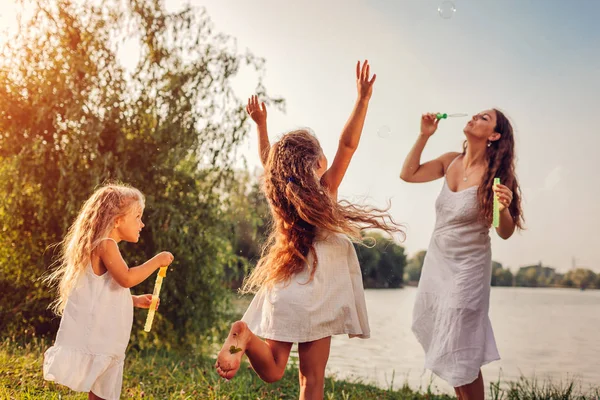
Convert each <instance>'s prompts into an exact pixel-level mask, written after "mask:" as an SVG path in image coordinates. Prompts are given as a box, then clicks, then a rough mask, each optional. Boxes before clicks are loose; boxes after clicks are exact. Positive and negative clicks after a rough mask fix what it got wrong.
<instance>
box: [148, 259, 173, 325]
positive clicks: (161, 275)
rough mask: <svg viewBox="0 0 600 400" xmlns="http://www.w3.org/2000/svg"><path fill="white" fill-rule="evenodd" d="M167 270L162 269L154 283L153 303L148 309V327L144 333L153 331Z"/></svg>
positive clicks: (165, 268)
mask: <svg viewBox="0 0 600 400" xmlns="http://www.w3.org/2000/svg"><path fill="white" fill-rule="evenodd" d="M167 268H168V267H160V270H159V271H158V275H156V282H155V283H154V292H152V302H151V303H150V308H149V309H148V316H147V317H146V325H144V331H146V332H150V329H152V321H154V314H155V312H156V304H157V303H158V295H159V294H160V288H161V286H162V281H163V278H164V277H165V276H167Z"/></svg>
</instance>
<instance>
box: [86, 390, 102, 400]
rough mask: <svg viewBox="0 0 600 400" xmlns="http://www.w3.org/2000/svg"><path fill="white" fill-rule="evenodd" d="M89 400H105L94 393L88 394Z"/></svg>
mask: <svg viewBox="0 0 600 400" xmlns="http://www.w3.org/2000/svg"><path fill="white" fill-rule="evenodd" d="M88 400H104V399H103V398H102V397H98V396H96V395H95V394H94V393H92V392H89V393H88Z"/></svg>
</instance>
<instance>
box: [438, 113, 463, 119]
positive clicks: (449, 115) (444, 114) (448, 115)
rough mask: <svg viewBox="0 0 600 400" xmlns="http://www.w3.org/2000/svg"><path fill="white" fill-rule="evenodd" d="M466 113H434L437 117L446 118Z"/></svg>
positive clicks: (461, 115)
mask: <svg viewBox="0 0 600 400" xmlns="http://www.w3.org/2000/svg"><path fill="white" fill-rule="evenodd" d="M467 115H468V114H465V113H455V114H446V113H443V114H441V113H438V114H435V117H436V118H437V119H446V118H457V117H466V116H467Z"/></svg>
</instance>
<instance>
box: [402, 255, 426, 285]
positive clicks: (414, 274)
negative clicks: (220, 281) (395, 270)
mask: <svg viewBox="0 0 600 400" xmlns="http://www.w3.org/2000/svg"><path fill="white" fill-rule="evenodd" d="M426 255H427V251H426V250H421V251H419V252H418V253H416V254H415V255H414V256H413V257H412V258H411V259H410V260H409V261H408V264H407V265H406V268H405V272H404V279H405V280H407V281H409V282H418V281H419V279H421V270H422V269H423V263H424V262H425V256H426Z"/></svg>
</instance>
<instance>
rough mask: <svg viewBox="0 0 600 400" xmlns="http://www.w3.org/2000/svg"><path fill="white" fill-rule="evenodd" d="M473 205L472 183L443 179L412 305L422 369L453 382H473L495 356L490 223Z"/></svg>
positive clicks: (459, 383)
mask: <svg viewBox="0 0 600 400" xmlns="http://www.w3.org/2000/svg"><path fill="white" fill-rule="evenodd" d="M455 160H456V159H455ZM452 163H454V161H453V162H452ZM452 163H451V164H450V166H451V165H452ZM450 166H449V167H448V168H450ZM478 210H479V204H478V201H477V187H476V186H474V187H470V188H467V189H465V190H461V191H459V192H453V191H452V190H450V188H449V187H448V182H447V181H446V179H445V178H444V186H443V187H442V191H441V193H440V195H439V196H438V198H437V201H436V224H435V229H434V232H433V236H432V238H431V242H430V244H429V248H428V250H427V254H426V256H425V260H424V264H423V270H422V273H421V278H420V280H419V286H418V289H417V296H416V300H415V306H414V310H413V323H412V330H413V332H414V334H415V335H416V337H417V339H418V341H419V342H420V343H421V345H422V346H423V349H424V350H425V368H428V369H430V370H431V371H433V372H434V373H435V374H436V375H437V376H439V377H440V378H442V379H443V380H445V381H447V382H448V383H449V384H450V385H452V386H454V387H458V386H463V385H466V384H469V383H472V382H473V381H475V379H477V377H478V375H479V370H480V368H481V366H482V365H484V364H487V363H489V362H492V361H495V360H499V359H500V355H499V354H498V349H497V347H496V341H495V339H494V332H493V330H492V324H491V322H490V319H489V317H488V311H489V304H490V282H491V274H492V251H491V243H490V236H489V228H488V227H487V226H485V225H484V224H483V223H481V222H480V221H479V220H478Z"/></svg>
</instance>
